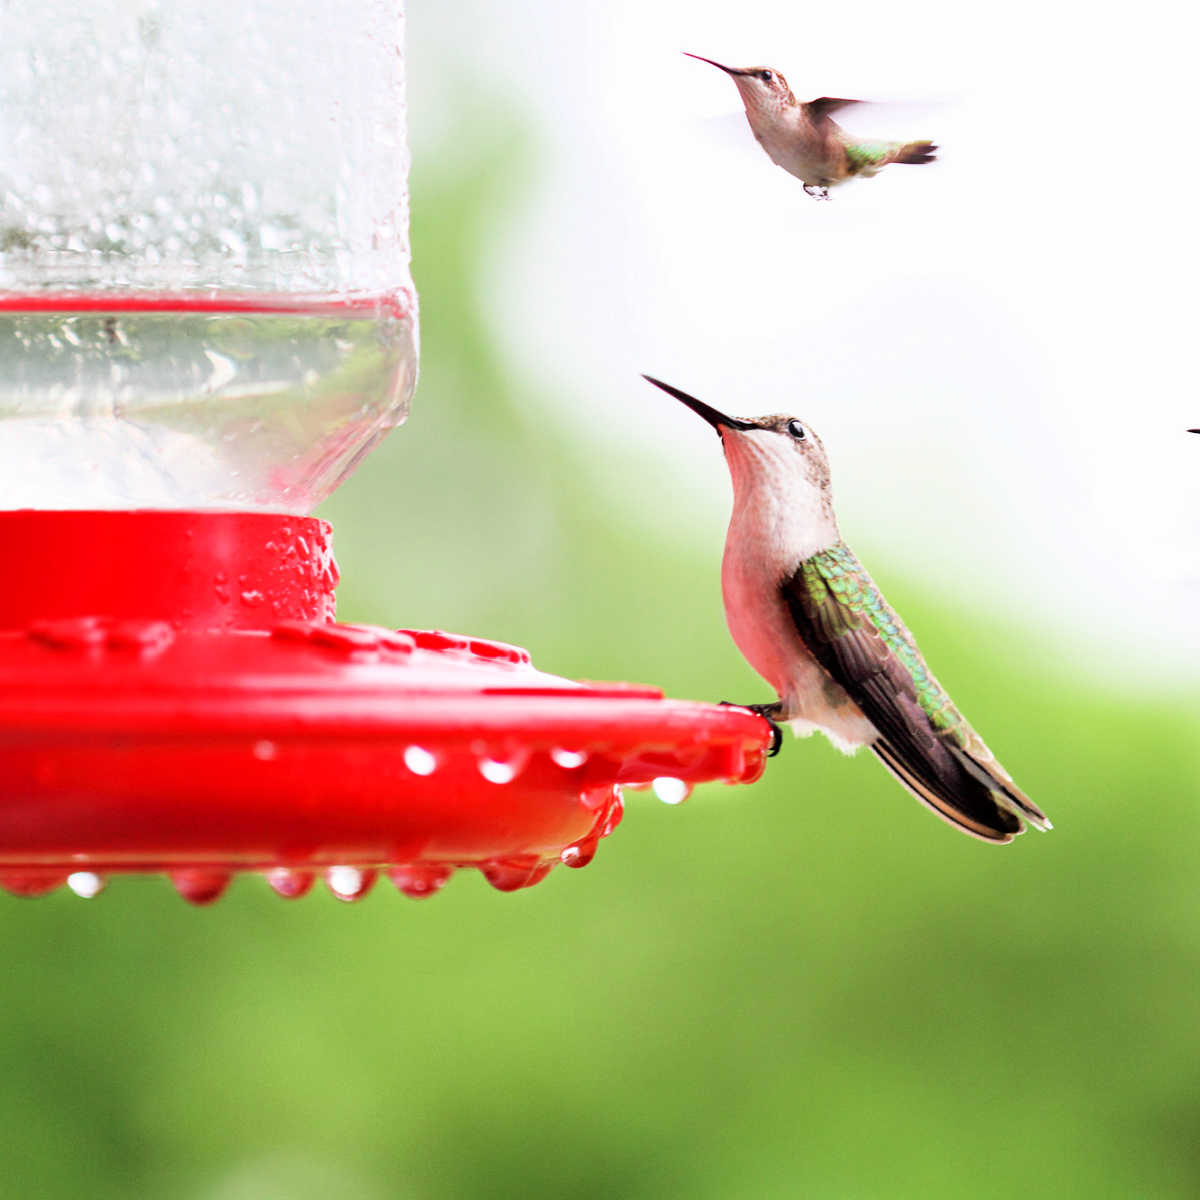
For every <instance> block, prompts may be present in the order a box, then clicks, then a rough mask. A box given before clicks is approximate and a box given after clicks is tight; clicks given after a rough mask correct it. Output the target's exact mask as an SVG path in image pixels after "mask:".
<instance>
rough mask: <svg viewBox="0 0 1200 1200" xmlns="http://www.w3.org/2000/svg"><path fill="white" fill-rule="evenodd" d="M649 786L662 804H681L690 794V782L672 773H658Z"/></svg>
mask: <svg viewBox="0 0 1200 1200" xmlns="http://www.w3.org/2000/svg"><path fill="white" fill-rule="evenodd" d="M651 787H653V788H654V794H655V795H656V796H657V797H658V798H659V799H660V800H661V801H662V802H663V803H664V804H682V803H683V802H684V801H685V800H686V799H687V798H688V797H689V796H690V795H691V794H692V786H691V784H689V783H684V782H683V780H682V779H676V778H675V777H674V776H672V775H660V776H659V777H658V778H657V779H656V780H655V781H654V782H653V784H651Z"/></svg>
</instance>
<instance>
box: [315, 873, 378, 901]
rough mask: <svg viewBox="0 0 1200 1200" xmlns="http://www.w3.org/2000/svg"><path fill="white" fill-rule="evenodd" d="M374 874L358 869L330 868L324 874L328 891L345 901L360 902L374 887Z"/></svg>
mask: <svg viewBox="0 0 1200 1200" xmlns="http://www.w3.org/2000/svg"><path fill="white" fill-rule="evenodd" d="M375 875H376V872H375V871H374V870H372V869H366V870H363V869H360V868H358V867H330V868H329V870H328V871H326V872H325V882H326V884H327V885H328V887H329V890H330V891H331V892H332V893H333V894H334V895H335V896H336V897H337V898H338V899H339V900H345V901H348V902H349V901H352V900H361V899H362V898H363V897H364V896H365V895H366V894H367V893H368V892H369V891H370V890H371V888H372V887H374V885H375Z"/></svg>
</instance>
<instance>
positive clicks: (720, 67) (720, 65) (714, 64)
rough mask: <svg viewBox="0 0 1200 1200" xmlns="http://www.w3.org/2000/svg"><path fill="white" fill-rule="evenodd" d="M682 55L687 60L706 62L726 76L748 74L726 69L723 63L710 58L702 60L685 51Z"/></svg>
mask: <svg viewBox="0 0 1200 1200" xmlns="http://www.w3.org/2000/svg"><path fill="white" fill-rule="evenodd" d="M683 53H684V55H685V56H686V57H688V58H694V59H696V60H697V61H699V62H706V63H708V65H709V66H710V67H716V68H717V70H718V71H724V72H725V74H726V75H745V74H747V73H748V72H746V71H744V70H742V68H740V67H727V66H725V64H724V63H719V62H713V60H712V59H711V58H702V57H701V56H700V55H699V54H688V52H687V51H686V50H685V51H684V52H683Z"/></svg>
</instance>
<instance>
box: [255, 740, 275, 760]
mask: <svg viewBox="0 0 1200 1200" xmlns="http://www.w3.org/2000/svg"><path fill="white" fill-rule="evenodd" d="M250 752H251V754H253V755H254V757H255V758H257V759H258V761H259V762H271V761H272V760H273V759H275V758H278V757H279V747H278V746H277V745H276V744H275V743H274V742H272V741H268V740H267V739H266V738H263V739H261V740H260V741H257V742H255V743H254V746H253V748H252V750H251V751H250Z"/></svg>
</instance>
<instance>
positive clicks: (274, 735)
mask: <svg viewBox="0 0 1200 1200" xmlns="http://www.w3.org/2000/svg"><path fill="white" fill-rule="evenodd" d="M92 7H94V6H92V5H89V4H84V5H80V6H76V7H74V8H72V10H71V14H72V15H71V16H70V18H69V19H66V18H64V17H63V14H62V13H61V12H57V11H54V9H53V6H49V7H48V9H47V10H46V12H45V13H44V14H43V13H42V12H41V11H40V10H31V12H30V15H29V19H28V21H27V22H25V23H24V25H23V28H22V29H21V30H20V32H19V33H18V34H17V35H15V36H14V38H13V39H12V40H11V41H7V42H6V44H5V45H4V46H3V47H2V48H0V75H2V77H3V80H4V84H3V93H2V96H3V100H2V103H3V106H4V110H5V111H4V115H5V116H6V117H8V118H9V119H10V120H11V121H12V122H13V126H14V128H16V129H18V131H19V136H18V137H16V138H14V139H10V144H9V145H8V146H7V147H5V148H0V182H2V183H3V184H4V186H3V187H0V289H2V290H0V419H3V422H4V424H3V426H2V427H0V555H2V556H3V560H4V561H5V562H6V563H7V564H8V566H7V586H6V587H5V588H4V589H3V591H2V592H0V887H2V888H4V889H5V890H7V891H9V892H11V893H14V894H18V895H38V894H42V893H44V892H47V891H50V890H52V889H54V888H57V887H59V886H61V885H64V884H66V885H68V886H70V887H71V888H72V889H73V890H74V891H75V892H77V893H78V894H80V895H84V896H89V895H94V894H95V893H96V892H97V891H99V890H100V888H101V887H102V886H103V883H104V881H105V880H106V879H107V878H108V876H110V875H112V874H114V873H121V872H146V871H154V872H166V873H167V874H168V875H169V876H170V878H171V879H172V881H173V883H174V885H175V887H176V888H177V889H178V891H179V892H180V894H181V895H183V896H184V897H185V898H186V899H188V900H190V901H193V902H195V903H205V902H208V901H211V900H214V899H216V898H217V897H218V896H219V895H220V894H221V892H222V891H223V890H224V888H225V887H226V886H227V884H228V882H229V880H230V878H231V877H232V875H233V874H234V873H235V872H243V871H250V872H257V873H260V874H262V875H265V876H266V878H267V880H268V881H269V883H270V885H271V886H272V887H273V888H274V889H275V891H276V892H278V893H279V894H280V895H282V896H288V897H296V896H300V895H302V894H304V893H305V892H306V891H307V890H308V889H309V888H310V887H311V885H312V883H313V881H314V880H315V879H317V878H323V879H324V880H325V881H326V883H327V884H328V886H329V888H330V889H331V890H332V891H333V893H334V894H335V895H336V896H338V897H339V898H342V899H346V900H353V899H357V898H359V897H360V896H362V895H365V894H366V892H367V891H368V890H369V889H370V887H371V886H372V884H373V883H374V882H375V880H376V878H377V877H378V875H379V874H380V873H383V874H385V875H387V876H388V877H389V878H390V879H391V880H392V882H393V883H394V884H395V885H396V886H397V887H398V888H399V889H400V890H401V891H402V892H404V893H405V894H406V895H409V896H414V897H419V896H428V895H430V894H432V893H433V892H436V891H437V890H438V889H439V888H440V887H441V886H442V885H443V884H444V883H445V882H446V880H447V879H448V878H449V876H450V875H451V874H452V873H453V872H454V871H455V870H456V869H459V868H461V867H475V868H478V869H479V870H480V871H481V872H482V873H483V874H484V876H485V877H486V878H487V880H488V881H489V882H490V883H491V884H492V885H493V886H494V887H496V888H498V889H500V890H501V891H512V890H515V889H518V888H522V887H528V886H530V885H531V884H534V883H537V882H538V881H539V880H540V879H542V878H544V876H545V875H546V873H547V872H548V871H549V870H550V868H551V867H552V866H553V865H554V864H555V863H558V862H563V863H566V864H567V865H569V866H574V867H581V866H584V865H586V864H587V863H588V862H589V861H590V860H591V858H592V856H593V855H594V854H595V852H596V846H597V843H598V842H599V840H600V839H601V838H603V837H605V836H607V835H608V834H609V833H611V832H612V830H613V829H614V828H615V827H616V825H617V823H618V822H619V821H620V819H621V814H622V789H623V788H624V787H626V786H642V785H651V784H653V785H655V786H656V787H657V789H658V791H659V792H660V794H661V795H662V796H663V798H664V799H667V800H669V801H677V800H679V799H682V798H683V796H684V795H686V792H687V790H688V789H689V788H690V786H691V785H692V784H694V783H697V782H701V781H706V780H714V779H723V780H727V781H730V782H748V781H751V780H753V779H755V778H757V777H758V776H759V775H760V774H761V772H762V769H763V764H764V759H765V753H766V747H767V745H768V743H769V740H770V737H769V731H768V727H767V725H766V723H765V722H764V721H763V720H762V719H761V718H759V717H756V716H754V715H753V714H752V713H749V712H747V711H746V710H744V709H737V708H727V707H720V706H715V705H708V704H699V703H692V702H686V701H673V700H668V699H665V698H664V697H663V696H662V694H661V692H659V691H658V690H657V689H654V688H651V687H643V686H640V685H633V684H626V683H619V684H598V683H580V682H576V681H572V680H568V679H563V678H560V677H557V676H554V675H548V674H545V673H543V672H541V671H539V670H537V669H535V668H534V667H533V665H532V663H531V661H530V657H529V655H528V653H527V652H526V651H524V650H522V649H520V648H518V647H514V646H510V645H506V644H504V643H501V642H496V641H490V640H487V639H485V638H480V637H473V636H462V635H456V634H449V633H444V632H441V631H424V630H412V629H394V628H390V627H382V626H380V627H376V626H365V625H346V624H340V623H338V622H337V621H336V620H335V615H334V588H335V586H336V583H337V579H338V573H337V568H336V565H335V563H334V559H333V553H332V540H331V539H332V535H331V530H330V527H329V525H328V524H327V523H325V522H323V521H320V520H317V519H315V518H313V517H312V516H310V515H308V514H309V513H310V512H311V510H312V508H313V507H314V506H315V505H316V504H317V503H319V502H320V501H321V500H322V499H323V498H324V497H325V496H327V495H328V494H329V493H330V492H331V491H332V490H333V488H334V487H336V486H337V485H338V484H339V483H341V482H342V481H343V480H344V479H345V478H346V477H347V476H348V475H349V474H350V472H351V471H352V470H353V468H354V467H355V466H356V465H357V463H358V462H359V461H361V459H362V457H363V456H364V455H365V454H366V453H367V452H368V451H369V450H370V448H371V447H372V446H373V445H374V444H375V443H376V442H377V441H378V440H379V439H380V438H381V437H382V436H383V435H384V433H386V432H387V431H388V430H389V429H391V428H392V427H394V426H395V425H397V424H400V423H401V422H402V421H403V420H404V418H405V417H406V415H407V412H408V405H409V402H410V399H411V396H412V392H413V388H414V385H415V379H416V361H417V351H416V344H417V341H416V301H415V293H414V290H413V288H412V284H411V280H410V277H409V270H408V262H409V253H408V242H407V225H408V220H407V218H408V214H407V193H406V180H407V165H408V162H407V150H406V140H405V127H404V119H405V118H404V105H403V96H404V91H403V89H404V57H403V53H402V49H403V15H402V12H401V11H400V10H399V8H398V7H392V8H389V7H388V6H379V5H368V4H361V5H352V6H349V7H345V8H343V9H340V10H339V16H338V19H337V21H336V22H330V21H329V20H328V16H327V13H325V12H324V11H323V7H324V6H322V5H320V4H319V3H318V0H311V2H310V0H304V2H301V3H299V4H297V0H289V2H288V3H286V4H284V3H281V2H279V0H253V2H252V3H249V4H247V5H246V6H243V10H242V11H241V13H240V16H239V18H238V20H239V21H240V22H241V24H240V25H237V23H236V22H235V26H236V27H231V26H229V25H227V24H224V23H222V24H221V27H220V28H216V27H214V26H213V25H212V24H210V22H209V21H208V20H207V18H206V16H205V14H204V13H202V12H199V11H196V10H194V9H193V8H190V7H188V6H183V5H173V4H165V5H163V6H161V7H160V8H158V9H156V10H155V14H156V15H155V16H154V17H153V18H152V19H151V18H146V17H145V16H144V15H143V16H140V17H139V16H138V15H137V14H135V13H133V12H131V11H122V12H120V13H113V12H111V11H108V9H107V8H105V11H104V12H103V14H102V15H98V13H99V6H95V7H97V12H96V13H89V11H88V10H89V9H90V8H92ZM298 10H300V11H298ZM316 63H320V64H321V68H322V74H321V78H320V80H319V81H317V83H316V85H314V80H313V78H312V72H313V68H314V64H316ZM285 98H286V99H287V100H288V101H289V102H288V103H283V102H282V100H283V99H285ZM349 98H353V100H354V103H353V104H351V103H349ZM99 128H103V129H105V130H106V131H108V132H107V134H106V137H105V138H97V136H96V130H97V129H99ZM81 129H87V130H89V131H90V132H89V135H88V136H87V137H84V136H82V135H81V133H80V130H81Z"/></svg>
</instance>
